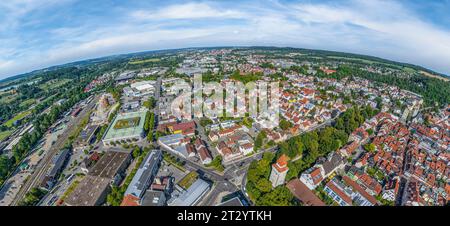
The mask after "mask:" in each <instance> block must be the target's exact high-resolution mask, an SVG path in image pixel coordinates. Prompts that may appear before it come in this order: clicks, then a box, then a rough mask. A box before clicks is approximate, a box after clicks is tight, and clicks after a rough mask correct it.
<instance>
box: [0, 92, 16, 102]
mask: <svg viewBox="0 0 450 226" xmlns="http://www.w3.org/2000/svg"><path fill="white" fill-rule="evenodd" d="M16 98H17V94H13V95H5V96H3V97H1V98H0V104H9V103H11V102H13V101H14V100H15V99H16Z"/></svg>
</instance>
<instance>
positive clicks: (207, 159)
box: [197, 147, 212, 165]
mask: <svg viewBox="0 0 450 226" xmlns="http://www.w3.org/2000/svg"><path fill="white" fill-rule="evenodd" d="M197 152H198V156H199V157H200V160H201V161H202V163H203V164H204V165H206V164H209V163H211V161H212V157H211V154H209V151H208V149H207V148H205V147H201V148H200V149H199V150H198V151H197Z"/></svg>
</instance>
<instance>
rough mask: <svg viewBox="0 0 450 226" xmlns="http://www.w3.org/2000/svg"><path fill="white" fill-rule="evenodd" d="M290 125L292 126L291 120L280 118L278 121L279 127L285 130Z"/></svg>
mask: <svg viewBox="0 0 450 226" xmlns="http://www.w3.org/2000/svg"><path fill="white" fill-rule="evenodd" d="M291 127H292V123H291V122H289V121H287V120H286V119H281V121H280V128H281V129H282V130H287V129H289V128H291Z"/></svg>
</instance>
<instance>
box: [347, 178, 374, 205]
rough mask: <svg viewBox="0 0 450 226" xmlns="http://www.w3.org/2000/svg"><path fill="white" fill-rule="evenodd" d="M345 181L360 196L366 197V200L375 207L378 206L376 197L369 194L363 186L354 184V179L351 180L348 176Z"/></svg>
mask: <svg viewBox="0 0 450 226" xmlns="http://www.w3.org/2000/svg"><path fill="white" fill-rule="evenodd" d="M343 179H344V181H345V183H347V184H348V185H350V186H351V187H353V188H354V189H355V190H356V191H357V192H358V193H359V194H361V195H362V196H364V198H366V199H367V200H368V201H369V202H371V203H372V204H373V205H375V204H377V200H376V199H375V197H373V196H371V195H370V194H369V193H367V192H366V191H365V190H364V189H363V188H362V187H361V186H359V184H357V183H356V182H354V181H353V180H352V179H350V178H349V177H347V176H344V177H343Z"/></svg>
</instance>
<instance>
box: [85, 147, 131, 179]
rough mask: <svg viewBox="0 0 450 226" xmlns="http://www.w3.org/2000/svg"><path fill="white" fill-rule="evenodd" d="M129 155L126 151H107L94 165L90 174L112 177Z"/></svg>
mask: <svg viewBox="0 0 450 226" xmlns="http://www.w3.org/2000/svg"><path fill="white" fill-rule="evenodd" d="M129 156H130V154H129V153H126V152H118V151H107V152H105V154H104V155H103V156H102V157H101V158H100V159H99V160H98V162H97V163H96V164H95V165H94V167H92V169H91V170H90V171H89V175H90V176H98V177H105V178H109V179H112V178H114V176H115V175H116V174H117V172H118V171H119V169H120V168H121V167H122V166H123V164H124V163H125V161H127V160H128V158H129Z"/></svg>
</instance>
